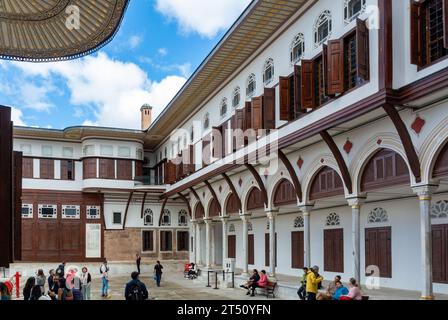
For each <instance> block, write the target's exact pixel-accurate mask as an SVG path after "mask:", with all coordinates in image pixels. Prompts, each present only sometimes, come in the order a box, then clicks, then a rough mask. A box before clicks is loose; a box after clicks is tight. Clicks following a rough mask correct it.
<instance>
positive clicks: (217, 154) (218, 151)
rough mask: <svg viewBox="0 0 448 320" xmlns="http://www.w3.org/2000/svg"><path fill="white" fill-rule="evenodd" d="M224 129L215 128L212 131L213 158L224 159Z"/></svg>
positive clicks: (220, 127)
mask: <svg viewBox="0 0 448 320" xmlns="http://www.w3.org/2000/svg"><path fill="white" fill-rule="evenodd" d="M222 128H223V127H222V126H219V127H213V130H212V157H213V158H216V159H222V157H223V152H222V149H223V141H222V135H223V132H224V130H223V129H222Z"/></svg>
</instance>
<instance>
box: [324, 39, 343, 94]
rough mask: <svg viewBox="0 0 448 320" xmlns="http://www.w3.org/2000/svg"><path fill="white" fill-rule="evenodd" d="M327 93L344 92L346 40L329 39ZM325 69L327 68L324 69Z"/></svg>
mask: <svg viewBox="0 0 448 320" xmlns="http://www.w3.org/2000/svg"><path fill="white" fill-rule="evenodd" d="M327 61H328V63H327V70H326V73H327V76H328V78H327V85H328V87H327V91H326V93H327V95H335V94H339V93H343V92H344V41H343V40H342V39H340V40H330V41H328V52H327ZM324 71H325V69H324Z"/></svg>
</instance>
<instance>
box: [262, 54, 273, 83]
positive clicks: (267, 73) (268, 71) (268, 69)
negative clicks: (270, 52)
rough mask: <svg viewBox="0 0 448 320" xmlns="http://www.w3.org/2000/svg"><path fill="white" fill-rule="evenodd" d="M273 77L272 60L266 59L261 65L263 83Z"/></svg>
mask: <svg viewBox="0 0 448 320" xmlns="http://www.w3.org/2000/svg"><path fill="white" fill-rule="evenodd" d="M273 79H274V60H273V59H272V58H269V59H267V60H266V61H265V62H264V67H263V83H264V84H265V85H266V84H268V83H270V82H271V81H272V80H273Z"/></svg>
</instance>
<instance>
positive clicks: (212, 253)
mask: <svg viewBox="0 0 448 320" xmlns="http://www.w3.org/2000/svg"><path fill="white" fill-rule="evenodd" d="M215 246H216V244H215V223H214V222H213V220H212V221H211V223H210V264H211V265H212V266H216V250H215Z"/></svg>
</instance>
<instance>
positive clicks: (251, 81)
mask: <svg viewBox="0 0 448 320" xmlns="http://www.w3.org/2000/svg"><path fill="white" fill-rule="evenodd" d="M255 89H256V82H255V75H254V74H253V73H252V74H250V76H249V77H248V78H247V82H246V96H247V97H248V98H251V97H252V96H253V95H254V93H255Z"/></svg>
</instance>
